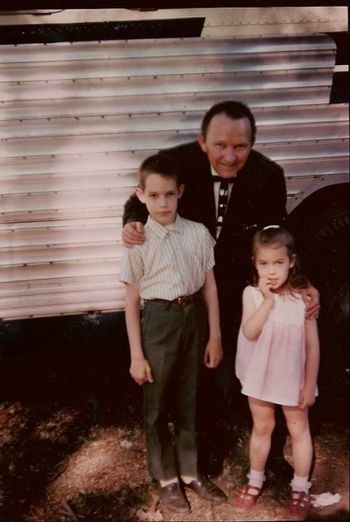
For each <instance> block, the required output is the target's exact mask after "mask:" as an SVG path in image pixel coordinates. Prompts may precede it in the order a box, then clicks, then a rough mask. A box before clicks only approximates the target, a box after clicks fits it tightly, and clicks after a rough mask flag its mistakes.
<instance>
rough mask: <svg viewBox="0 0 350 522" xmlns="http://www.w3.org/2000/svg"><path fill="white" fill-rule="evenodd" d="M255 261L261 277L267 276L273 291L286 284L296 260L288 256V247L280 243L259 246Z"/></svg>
mask: <svg viewBox="0 0 350 522" xmlns="http://www.w3.org/2000/svg"><path fill="white" fill-rule="evenodd" d="M253 261H254V266H255V268H256V271H257V273H258V276H259V279H262V278H265V280H266V282H267V284H268V286H270V288H271V290H272V291H273V292H278V291H279V290H281V289H282V288H283V286H284V285H285V284H286V282H287V281H288V276H289V270H290V269H291V268H292V267H293V266H294V262H295V261H294V259H290V257H289V256H288V251H287V247H286V246H284V245H281V244H280V243H275V244H272V245H268V246H267V245H266V246H259V247H258V248H257V249H256V252H255V257H254V258H253Z"/></svg>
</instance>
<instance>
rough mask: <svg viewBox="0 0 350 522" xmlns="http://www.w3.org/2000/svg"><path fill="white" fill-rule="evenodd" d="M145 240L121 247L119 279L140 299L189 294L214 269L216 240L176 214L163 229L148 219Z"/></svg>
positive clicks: (202, 228)
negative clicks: (129, 286) (138, 295)
mask: <svg viewBox="0 0 350 522" xmlns="http://www.w3.org/2000/svg"><path fill="white" fill-rule="evenodd" d="M144 229H145V237H146V241H145V242H144V243H143V245H135V246H134V247H132V248H126V247H124V255H123V260H122V264H121V273H120V280H121V281H123V282H124V283H130V284H131V285H133V286H135V287H136V288H137V289H138V291H139V293H140V297H141V298H142V299H154V298H160V299H168V300H169V301H171V300H173V299H176V298H177V297H179V296H183V295H191V294H194V293H195V292H197V291H198V290H199V289H200V288H201V287H202V286H203V283H204V279H205V274H206V273H207V272H208V271H209V270H210V269H211V268H213V266H214V264H215V261H214V245H215V240H214V239H213V238H212V236H211V235H210V233H209V231H208V229H207V228H206V227H205V226H204V225H202V224H201V223H196V222H194V221H189V220H188V219H184V218H182V217H180V216H179V215H177V217H176V220H175V222H174V223H173V224H172V225H168V226H163V225H160V224H159V223H157V222H156V221H154V220H153V219H152V218H151V217H148V220H147V223H146V225H145V227H144Z"/></svg>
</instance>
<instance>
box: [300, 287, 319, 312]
mask: <svg viewBox="0 0 350 522" xmlns="http://www.w3.org/2000/svg"><path fill="white" fill-rule="evenodd" d="M299 292H300V294H301V297H302V298H303V301H304V303H305V319H318V314H319V311H320V308H321V305H320V294H319V292H318V290H317V289H316V288H314V287H313V286H309V287H308V288H300V289H299Z"/></svg>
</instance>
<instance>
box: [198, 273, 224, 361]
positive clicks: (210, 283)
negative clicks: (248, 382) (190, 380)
mask: <svg viewBox="0 0 350 522" xmlns="http://www.w3.org/2000/svg"><path fill="white" fill-rule="evenodd" d="M203 295H204V300H205V303H206V305H207V310H208V321H209V340H208V343H207V346H206V348H205V352H204V364H205V365H206V366H207V367H208V368H216V367H217V366H218V365H219V364H220V362H221V361H222V357H223V352H222V346H221V330H220V313H219V300H218V293H217V288H216V282H215V277H214V271H213V269H211V270H209V271H208V272H207V273H206V276H205V281H204V286H203Z"/></svg>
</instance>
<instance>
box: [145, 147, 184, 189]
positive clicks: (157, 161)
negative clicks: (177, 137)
mask: <svg viewBox="0 0 350 522" xmlns="http://www.w3.org/2000/svg"><path fill="white" fill-rule="evenodd" d="M151 174H159V175H160V176H164V177H166V178H172V179H175V181H176V186H177V187H179V185H181V183H182V181H181V175H180V169H179V165H178V164H177V163H176V162H175V161H174V160H173V159H172V158H171V157H170V156H168V155H167V154H164V153H161V152H159V153H158V154H153V156H149V157H148V158H146V159H145V160H144V161H143V162H142V163H141V166H140V168H139V171H138V179H139V186H140V187H141V188H142V190H143V189H144V188H145V183H146V179H147V178H148V176H150V175H151Z"/></svg>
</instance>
